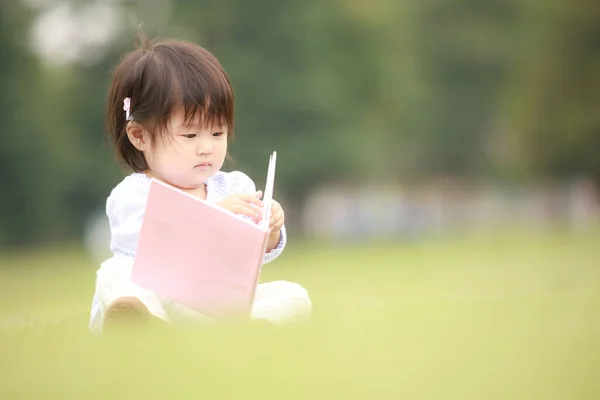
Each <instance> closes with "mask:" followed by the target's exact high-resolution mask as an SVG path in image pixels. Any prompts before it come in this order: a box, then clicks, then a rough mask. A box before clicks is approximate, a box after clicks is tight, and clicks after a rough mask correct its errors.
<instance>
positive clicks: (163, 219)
mask: <svg viewBox="0 0 600 400" xmlns="http://www.w3.org/2000/svg"><path fill="white" fill-rule="evenodd" d="M276 157H277V153H276V152H273V154H272V155H271V157H270V160H269V168H268V172H267V180H266V185H265V190H264V195H263V202H264V208H263V218H262V220H261V221H260V222H259V223H258V224H256V223H254V222H252V221H249V220H246V219H242V218H240V217H239V216H236V215H235V214H233V213H231V212H229V211H227V210H225V209H223V208H221V207H218V206H216V205H213V204H209V203H206V202H205V201H202V200H200V199H198V198H196V197H194V196H192V195H190V194H189V193H186V192H184V191H181V190H179V189H176V188H173V187H171V186H169V185H167V184H165V183H162V182H159V181H157V180H152V182H151V184H150V192H149V194H148V202H147V205H146V213H145V215H144V220H143V222H142V228H141V233H140V238H139V242H138V248H137V254H136V257H135V260H134V263H133V269H132V273H131V280H132V282H134V283H136V284H138V285H140V286H142V287H144V288H147V289H149V290H152V291H154V292H155V293H156V294H157V295H158V296H159V297H163V298H166V299H169V300H171V301H176V302H179V303H181V304H183V305H185V306H187V307H190V308H192V309H195V310H197V311H198V312H200V313H202V314H204V315H206V316H208V317H211V318H215V319H229V318H237V317H249V316H250V312H251V309H252V302H253V300H254V293H255V289H256V285H257V284H258V278H259V275H260V271H261V268H262V264H263V259H264V254H265V251H266V247H267V241H268V235H269V232H268V229H269V219H270V213H271V201H272V198H273V186H274V180H275V164H276Z"/></svg>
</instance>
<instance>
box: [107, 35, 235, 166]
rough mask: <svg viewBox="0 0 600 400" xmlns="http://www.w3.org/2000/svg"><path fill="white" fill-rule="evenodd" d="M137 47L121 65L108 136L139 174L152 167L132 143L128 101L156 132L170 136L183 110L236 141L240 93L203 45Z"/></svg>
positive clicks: (142, 42) (142, 43) (140, 40)
mask: <svg viewBox="0 0 600 400" xmlns="http://www.w3.org/2000/svg"><path fill="white" fill-rule="evenodd" d="M136 47H137V48H136V49H135V50H134V51H132V52H130V53H128V54H126V55H125V56H124V57H123V58H122V59H121V60H120V62H119V64H118V65H117V66H116V68H115V70H114V73H113V77H112V82H111V85H110V89H109V93H108V107H107V113H106V124H107V132H106V134H107V137H108V139H109V140H110V141H111V142H112V143H113V145H114V146H115V147H116V150H117V153H118V155H119V157H120V158H121V159H122V160H123V161H124V162H125V163H127V165H129V167H131V168H132V169H133V170H134V171H136V172H142V171H144V170H146V169H147V168H148V164H147V163H146V159H145V157H144V154H143V153H142V152H140V151H139V150H138V149H136V148H135V147H134V146H133V144H132V143H131V142H130V141H129V138H128V137H127V132H126V129H125V128H126V125H127V123H128V121H127V120H126V114H125V111H124V110H123V100H124V99H125V98H127V97H129V98H130V99H131V100H130V115H131V117H132V119H133V120H134V121H135V122H137V123H139V124H141V125H142V126H143V127H144V128H145V129H146V130H147V131H148V132H150V135H151V139H152V142H153V143H154V142H155V140H154V139H155V138H156V137H157V132H165V130H166V129H165V128H166V127H167V126H168V122H169V119H170V117H171V114H172V112H173V111H174V110H175V109H176V108H178V107H182V108H183V110H184V118H185V123H186V124H187V123H192V122H193V121H197V118H198V117H200V121H201V122H202V124H204V125H207V126H211V125H213V124H219V125H223V126H226V127H227V130H228V133H227V138H228V140H231V139H233V116H234V94H233V89H232V87H231V84H230V82H229V78H228V77H227V74H226V73H225V71H224V70H223V67H222V66H221V65H220V64H219V62H218V60H217V59H216V58H215V57H214V56H213V55H212V54H211V53H210V52H209V51H207V50H206V49H204V48H202V47H201V46H199V45H197V44H194V43H190V42H186V41H181V40H164V41H157V40H152V41H150V40H148V39H146V38H144V37H142V36H138V37H137V46H136Z"/></svg>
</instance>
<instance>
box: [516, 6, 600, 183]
mask: <svg viewBox="0 0 600 400" xmlns="http://www.w3.org/2000/svg"><path fill="white" fill-rule="evenodd" d="M519 32H520V35H521V36H522V40H523V42H522V43H523V44H522V46H521V47H520V52H519V53H518V57H517V60H518V63H519V64H518V68H516V69H515V76H514V78H513V85H512V86H511V87H510V92H509V93H510V95H508V96H507V100H508V102H509V106H508V107H507V109H508V111H509V113H507V117H509V118H510V119H509V120H510V122H511V124H510V125H509V126H510V129H511V131H510V132H511V133H512V136H511V137H510V143H511V144H512V153H513V157H512V158H511V160H510V161H512V162H513V163H514V164H515V165H516V166H520V167H521V168H522V169H521V170H522V171H524V172H527V173H529V174H530V176H532V177H537V178H539V177H545V178H550V177H558V178H569V177H573V176H579V175H587V176H591V177H592V178H593V179H594V180H595V181H596V183H597V184H598V185H599V186H600V157H599V156H598V151H599V150H600V112H599V110H600V7H598V4H597V2H595V1H590V0H575V1H572V2H566V1H557V0H554V1H548V2H546V1H538V2H531V4H530V6H529V7H528V8H527V9H526V12H525V13H524V15H523V19H522V22H521V28H520V30H519Z"/></svg>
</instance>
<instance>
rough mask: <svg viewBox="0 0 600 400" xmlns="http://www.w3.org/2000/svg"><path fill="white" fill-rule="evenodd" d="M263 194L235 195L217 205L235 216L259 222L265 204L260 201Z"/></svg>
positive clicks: (259, 192)
mask: <svg viewBox="0 0 600 400" xmlns="http://www.w3.org/2000/svg"><path fill="white" fill-rule="evenodd" d="M261 196H262V192H261V191H260V190H259V191H258V192H256V193H255V194H250V193H235V194H232V195H229V196H228V197H227V198H225V199H223V200H221V201H220V202H218V203H217V205H218V206H220V207H223V208H224V209H226V210H229V211H231V212H232V213H234V214H239V215H245V216H248V217H250V218H252V219H253V220H254V221H255V222H258V221H259V220H260V219H261V218H262V211H261V209H262V207H263V202H262V201H261V200H260V197H261Z"/></svg>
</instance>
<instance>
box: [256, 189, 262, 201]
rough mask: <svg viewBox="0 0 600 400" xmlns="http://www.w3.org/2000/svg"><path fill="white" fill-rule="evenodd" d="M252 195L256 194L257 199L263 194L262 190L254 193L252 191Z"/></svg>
mask: <svg viewBox="0 0 600 400" xmlns="http://www.w3.org/2000/svg"><path fill="white" fill-rule="evenodd" d="M254 195H255V196H256V198H257V199H260V198H261V197H262V195H263V192H262V190H258V191H257V192H256V193H254Z"/></svg>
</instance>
